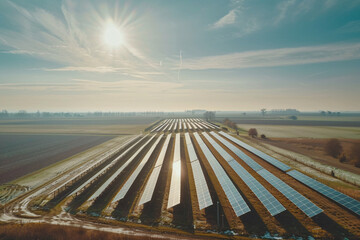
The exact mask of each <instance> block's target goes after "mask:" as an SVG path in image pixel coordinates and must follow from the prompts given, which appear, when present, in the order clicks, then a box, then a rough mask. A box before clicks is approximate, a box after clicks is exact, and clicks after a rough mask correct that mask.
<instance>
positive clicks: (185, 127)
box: [184, 121, 187, 130]
mask: <svg viewBox="0 0 360 240" xmlns="http://www.w3.org/2000/svg"><path fill="white" fill-rule="evenodd" d="M186 129H187V126H186V122H185V121H184V130H186Z"/></svg>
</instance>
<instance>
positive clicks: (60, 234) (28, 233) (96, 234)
mask: <svg viewBox="0 0 360 240" xmlns="http://www.w3.org/2000/svg"><path fill="white" fill-rule="evenodd" d="M0 239H1V240H12V239H16V240H35V239H36V240H50V239H51V240H63V239H77V240H82V239H84V240H85V239H86V240H91V239H94V240H95V239H107V240H125V239H126V240H138V239H149V240H150V239H154V240H156V239H164V238H163V237H151V236H148V237H147V236H144V235H141V236H135V235H128V234H124V235H123V234H121V233H110V232H104V231H100V230H93V229H85V228H82V227H71V226H61V225H53V224H43V223H28V224H6V225H0Z"/></svg>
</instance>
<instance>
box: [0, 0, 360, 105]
mask: <svg viewBox="0 0 360 240" xmlns="http://www.w3.org/2000/svg"><path fill="white" fill-rule="evenodd" d="M359 13H360V1H350V0H342V1H341V0H303V1H300V0H286V1H257V0H252V1H224V0H218V1H210V0H203V1H201V0H198V1H165V0H163V1H160V0H157V1H45V0H43V1H40V0H36V1H35V0H34V1H24V0H23V1H7V0H6V1H1V2H0V71H1V75H0V109H8V110H10V111H17V110H20V109H25V110H28V111H36V110H40V111H96V110H100V111H143V110H153V111H181V110H185V109H196V108H202V109H209V110H244V111H245V110H258V109H260V108H267V109H279V108H297V109H299V110H303V111H318V110H332V111H345V110H350V111H351V110H355V111H356V110H360V94H359V92H360V91H359V90H360V80H359V76H360V14H359ZM109 24H112V26H115V28H116V29H117V30H118V31H119V32H120V33H121V36H122V38H121V39H122V44H119V45H117V46H111V45H109V43H108V42H107V41H106V40H104V39H106V38H105V35H106V31H107V29H108V26H109ZM112 40H117V39H112Z"/></svg>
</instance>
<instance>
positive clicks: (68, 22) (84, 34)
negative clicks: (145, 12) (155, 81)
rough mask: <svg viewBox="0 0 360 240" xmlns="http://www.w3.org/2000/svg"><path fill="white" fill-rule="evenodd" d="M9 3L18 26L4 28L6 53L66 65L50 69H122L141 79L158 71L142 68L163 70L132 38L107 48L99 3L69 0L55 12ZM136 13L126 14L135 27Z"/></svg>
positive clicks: (1, 32) (1, 41)
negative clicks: (119, 46)
mask: <svg viewBox="0 0 360 240" xmlns="http://www.w3.org/2000/svg"><path fill="white" fill-rule="evenodd" d="M7 3H8V5H6V2H5V3H4V4H3V5H2V6H4V7H8V8H9V10H11V11H13V12H16V14H8V15H5V16H4V17H7V18H8V20H9V21H10V22H12V23H13V25H14V27H13V28H12V30H9V29H0V45H2V46H3V49H4V48H5V49H6V50H5V51H3V53H9V54H28V55H31V56H33V57H36V58H39V59H44V60H46V61H51V62H54V63H59V64H61V65H64V66H66V67H62V68H57V69H44V70H46V71H83V72H97V73H109V72H113V73H114V72H119V73H121V74H127V75H129V76H133V77H136V78H141V79H146V78H148V77H149V76H150V75H155V74H145V75H142V72H152V73H154V72H159V74H158V75H161V74H163V71H162V70H160V69H159V66H158V64H157V61H155V60H154V61H153V60H151V59H149V58H148V57H147V56H146V55H145V54H144V53H143V52H141V51H140V50H139V49H138V48H136V47H135V46H133V44H132V42H131V41H127V43H126V46H123V47H122V48H121V49H119V50H115V51H114V50H110V49H107V48H106V46H104V44H103V43H102V42H101V40H100V39H101V38H100V37H99V35H101V33H102V30H103V28H104V24H105V23H106V19H104V17H103V16H102V15H101V13H100V12H99V10H98V9H97V8H95V7H93V8H92V7H90V6H87V11H82V10H80V9H81V8H82V7H81V4H78V3H76V2H75V3H74V2H70V1H66V0H65V1H63V2H62V4H61V8H60V12H58V13H57V14H55V13H52V12H49V11H47V10H44V9H41V8H35V9H31V10H29V9H25V8H24V7H22V6H20V5H18V4H15V3H13V2H7ZM132 17H133V13H131V12H130V13H129V17H128V18H126V16H124V17H123V18H122V20H123V21H124V22H126V23H127V24H129V25H128V27H129V28H130V29H132V28H133V26H132V25H131V24H135V23H132V22H131V21H130V20H129V19H130V18H132ZM124 29H126V26H124ZM34 32H36V34H33V33H34Z"/></svg>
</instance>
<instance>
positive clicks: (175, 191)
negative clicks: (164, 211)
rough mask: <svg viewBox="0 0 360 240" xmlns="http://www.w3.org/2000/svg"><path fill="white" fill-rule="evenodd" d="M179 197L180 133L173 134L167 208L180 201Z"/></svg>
mask: <svg viewBox="0 0 360 240" xmlns="http://www.w3.org/2000/svg"><path fill="white" fill-rule="evenodd" d="M180 197H181V155H180V133H177V134H176V135H175V149H174V160H173V165H172V174H171V181H170V192H169V199H168V204H167V208H171V207H174V206H176V205H178V204H179V203H180Z"/></svg>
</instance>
